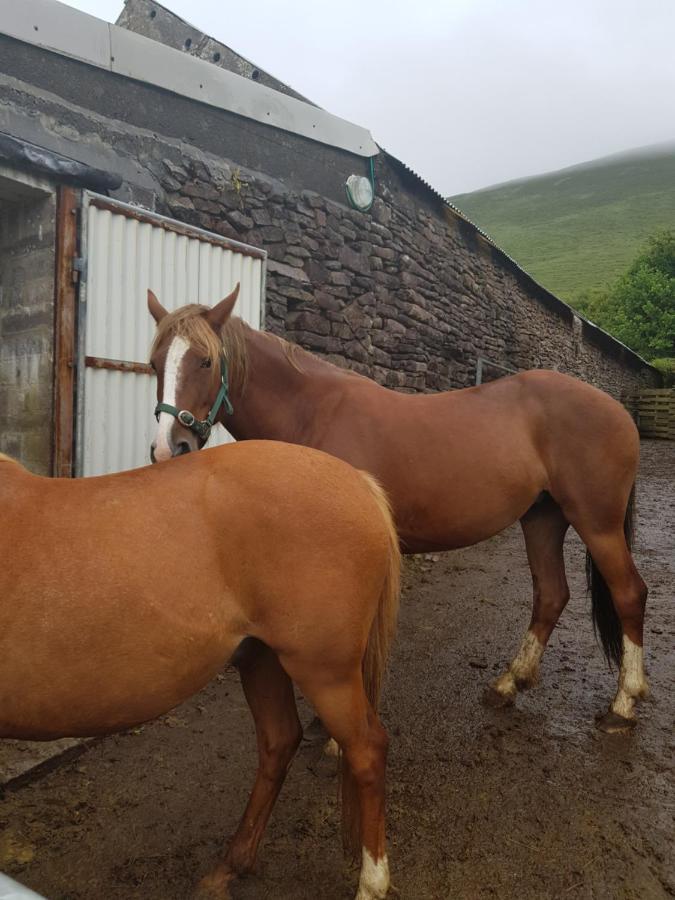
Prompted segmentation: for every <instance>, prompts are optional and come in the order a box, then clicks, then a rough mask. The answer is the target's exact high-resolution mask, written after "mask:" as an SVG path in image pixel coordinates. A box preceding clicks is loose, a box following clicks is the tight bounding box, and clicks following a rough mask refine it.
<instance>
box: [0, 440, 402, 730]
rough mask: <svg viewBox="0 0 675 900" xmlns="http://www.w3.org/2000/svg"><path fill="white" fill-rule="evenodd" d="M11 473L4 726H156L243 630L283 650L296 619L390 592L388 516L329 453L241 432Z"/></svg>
mask: <svg viewBox="0 0 675 900" xmlns="http://www.w3.org/2000/svg"><path fill="white" fill-rule="evenodd" d="M9 465H10V466H11V464H9ZM3 468H4V464H3ZM12 469H13V471H12V472H10V473H9V474H6V475H5V477H4V478H3V474H2V473H0V494H1V495H2V497H3V500H4V499H7V500H8V502H7V503H6V504H5V505H4V515H5V528H4V529H3V531H2V535H1V536H0V557H1V558H2V559H3V566H2V567H1V568H0V598H1V600H0V645H1V650H2V652H0V736H1V735H3V734H4V736H24V737H30V736H32V737H37V738H49V737H52V736H57V735H60V734H88V733H96V732H106V731H112V730H117V729H119V728H122V727H126V726H128V725H131V724H134V723H135V722H139V721H144V720H146V719H148V718H152V717H153V716H155V715H157V714H159V713H160V712H163V711H165V710H166V709H169V708H171V707H172V706H175V705H176V704H177V703H179V702H181V701H182V700H183V699H185V698H186V697H187V696H189V695H190V694H192V693H194V692H195V691H196V690H198V689H199V688H200V687H202V686H203V684H205V683H206V682H207V681H208V680H209V679H210V678H211V677H212V676H213V675H214V674H215V673H216V672H217V671H218V669H219V667H220V666H221V665H222V664H223V663H224V662H226V661H227V659H228V658H230V657H231V656H232V654H233V653H234V651H235V649H236V647H237V646H238V645H239V643H240V642H241V641H242V640H243V639H244V638H245V637H248V636H255V637H259V638H261V639H263V640H267V641H268V642H269V643H270V644H272V645H275V642H276V644H277V645H278V644H283V643H284V641H286V642H287V641H288V639H289V635H290V632H289V634H286V633H285V631H284V629H285V628H286V627H288V628H289V629H296V630H297V629H298V627H299V628H300V629H301V630H302V631H303V633H304V634H306V635H311V633H312V630H314V631H315V632H318V631H320V630H321V629H322V628H324V626H325V623H326V617H327V616H328V618H330V617H331V616H332V617H334V618H336V623H335V625H336V628H337V618H339V617H340V615H341V614H344V613H341V612H340V605H341V604H342V605H344V604H345V603H346V602H348V601H349V598H350V595H356V596H359V595H360V594H359V592H361V595H369V596H370V600H369V602H371V604H375V603H376V601H377V595H378V591H379V587H378V579H379V582H380V583H381V581H382V579H383V577H384V571H385V566H386V562H387V544H386V540H387V537H386V522H384V521H383V519H382V515H381V512H380V511H379V509H378V507H377V504H376V503H375V501H374V500H373V499H372V496H371V495H370V493H369V489H368V486H367V485H366V483H365V481H364V480H363V478H361V476H360V475H359V474H358V473H357V472H355V471H354V470H352V469H351V468H350V467H349V466H347V465H346V464H344V463H341V462H340V461H338V460H335V459H332V458H331V457H328V456H326V455H325V454H321V453H319V452H318V451H311V450H307V449H305V448H300V447H291V446H287V445H275V444H272V443H271V442H260V443H259V444H253V443H252V444H250V445H248V446H247V445H245V444H242V445H234V446H229V447H222V448H217V449H215V450H212V451H205V452H203V453H200V454H191V455H190V456H189V457H184V458H181V459H178V460H174V461H172V462H170V463H167V464H159V465H157V466H154V467H148V468H146V469H140V470H135V471H132V472H126V473H120V474H118V475H113V476H104V477H101V478H92V479H79V480H74V481H71V480H67V479H63V480H56V479H43V478H38V477H36V476H32V475H30V474H28V473H27V472H26V471H25V470H23V469H21V468H20V467H18V466H17V467H14V466H12ZM369 592H370V593H369ZM322 594H323V595H324V597H325V598H326V602H325V604H324V603H323V597H322ZM281 609H283V610H284V614H283V616H281V617H275V615H274V611H275V610H281ZM347 614H348V615H352V614H353V618H354V621H355V622H356V620H359V622H360V620H361V619H365V618H367V614H368V611H367V610H365V611H364V610H359V609H356V610H354V609H352V608H351V607H350V608H349V609H348V610H347ZM359 627H361V625H359ZM366 627H367V625H366ZM291 636H292V635H291ZM130 698H132V699H131V700H130ZM33 706H34V708H33ZM47 708H50V709H51V710H52V713H53V714H52V715H51V717H46V718H45V717H44V716H41V715H40V709H42V710H44V709H47ZM46 719H49V721H48V722H47V724H45V721H46Z"/></svg>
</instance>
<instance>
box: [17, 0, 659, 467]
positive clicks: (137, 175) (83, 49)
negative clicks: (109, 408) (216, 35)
mask: <svg viewBox="0 0 675 900" xmlns="http://www.w3.org/2000/svg"><path fill="white" fill-rule="evenodd" d="M350 176H351V177H352V178H353V177H359V176H360V178H361V179H362V181H363V180H365V181H366V182H370V183H371V185H372V188H373V189H374V201H373V203H372V206H371V207H370V208H369V209H367V210H365V211H359V210H358V209H356V208H353V206H352V205H350V203H349V202H348V197H347V193H346V189H345V185H346V183H347V180H348V179H349V178H350ZM81 188H90V189H93V190H96V191H98V192H100V193H105V194H108V195H109V196H111V197H115V198H118V199H121V200H125V201H128V202H132V203H134V204H137V205H138V206H139V207H143V208H145V209H148V210H153V211H155V212H158V213H161V214H163V215H165V216H168V217H171V218H172V219H174V220H178V221H179V222H182V223H186V224H188V225H191V226H198V227H199V228H202V229H206V230H208V231H209V232H213V233H215V234H218V235H222V236H224V237H226V238H230V239H236V240H237V241H240V242H243V243H245V244H247V245H252V246H254V247H258V248H262V249H263V250H264V251H266V254H267V270H266V298H265V326H266V327H267V328H268V329H270V330H271V331H274V332H276V333H277V334H280V335H283V336H285V337H287V338H289V339H290V340H293V341H297V342H299V343H300V344H302V345H303V346H304V347H305V348H307V349H308V350H311V351H314V352H317V353H319V354H322V355H324V356H326V357H327V358H329V359H331V360H333V361H334V362H336V363H338V364H339V365H346V366H348V367H350V368H352V369H354V370H356V371H359V372H362V373H364V374H367V375H370V376H371V377H373V378H375V379H376V380H378V381H379V382H381V383H382V384H385V385H388V386H390V387H393V388H398V389H402V390H426V391H436V390H445V389H448V388H458V387H464V386H467V385H471V384H475V383H476V381H477V378H478V379H479V380H480V379H481V378H483V379H485V378H488V377H495V376H496V375H498V374H502V373H504V372H506V371H518V370H522V369H527V368H534V367H545V368H554V369H558V370H560V371H565V372H570V373H572V374H575V375H577V376H579V377H581V378H584V379H586V380H587V381H590V382H592V383H594V384H596V385H598V386H600V387H602V388H604V389H605V390H607V391H609V392H610V393H612V394H613V395H615V396H617V397H621V396H623V395H627V394H629V393H631V392H633V391H635V390H636V389H637V388H638V387H640V386H642V385H658V383H659V376H658V374H657V373H656V372H655V370H654V369H652V368H651V367H650V366H649V365H647V364H646V363H645V362H644V361H643V360H642V359H641V358H640V357H638V356H637V355H636V354H635V353H633V352H632V351H630V350H629V349H628V348H626V347H625V346H623V345H622V344H621V343H619V342H618V341H616V340H614V339H613V338H612V337H610V336H609V335H607V334H606V333H605V332H603V331H602V330H601V329H599V328H597V327H596V326H594V325H593V324H591V323H590V322H587V321H585V320H584V319H582V318H580V317H579V316H577V315H576V314H575V313H574V312H573V311H572V309H571V308H570V307H569V306H567V305H566V304H565V303H564V302H562V301H561V300H560V299H558V298H557V297H555V296H554V295H552V294H551V293H549V292H548V291H546V290H545V289H544V288H543V287H541V286H540V285H538V284H537V283H536V282H535V281H534V280H533V279H532V278H531V277H530V276H529V275H528V274H527V273H526V272H524V271H523V270H522V269H521V268H520V267H519V266H518V265H517V263H516V262H514V261H513V260H512V259H510V258H509V257H508V256H507V255H506V254H505V253H504V252H503V251H501V250H500V249H499V248H498V247H496V246H495V245H494V243H492V242H491V240H490V239H489V238H488V237H487V236H486V235H484V234H483V233H482V232H481V231H480V230H479V229H478V228H477V227H476V226H475V225H473V224H472V223H470V222H469V221H467V220H466V219H465V218H463V217H462V215H461V214H460V213H459V212H458V211H457V210H455V209H453V208H452V207H451V206H450V205H448V203H447V202H445V201H444V199H443V198H442V197H441V196H440V195H439V194H438V193H437V192H436V191H434V190H433V188H431V187H430V186H429V185H428V184H426V183H425V182H424V181H422V180H421V179H420V178H419V177H418V176H417V175H416V174H415V173H414V172H413V171H411V170H410V169H409V168H408V167H407V166H406V165H405V164H404V163H402V162H400V161H399V160H397V159H395V158H394V157H393V156H391V155H390V154H388V153H387V152H385V151H384V150H383V149H382V148H380V147H378V146H377V145H376V144H375V143H374V141H373V139H372V137H371V136H370V134H369V133H368V132H367V131H366V130H364V129H362V128H358V127H356V126H353V125H351V124H350V123H347V122H344V121H342V120H340V119H338V118H336V117H335V116H332V115H330V113H327V112H326V111H324V110H321V109H319V108H318V107H317V106H315V105H314V104H312V103H311V102H310V101H308V100H306V99H305V98H303V97H301V96H300V95H299V94H297V93H296V92H294V91H292V90H291V89H290V88H288V87H287V86H286V85H284V84H282V83H281V82H279V81H278V80H277V79H275V78H274V77H273V76H271V75H269V74H268V73H266V72H265V71H264V70H263V69H261V68H259V67H257V66H255V65H254V64H252V63H251V62H249V61H248V60H245V59H243V58H242V57H241V56H239V55H238V54H237V53H236V52H234V51H233V50H231V49H230V48H229V47H227V46H225V45H224V44H221V43H219V42H218V41H215V40H214V39H212V38H210V37H208V36H206V35H202V34H200V33H199V32H197V31H196V30H195V29H194V28H192V27H191V26H189V25H188V24H186V23H185V22H183V21H182V20H180V19H179V18H177V17H176V16H174V15H172V14H171V13H170V12H169V11H168V10H166V9H165V8H164V7H162V6H161V5H160V4H158V3H155V2H154V0H126V6H125V9H124V11H123V13H122V15H121V16H120V20H119V23H118V26H108V25H107V24H106V23H102V22H100V21H99V20H97V19H93V18H92V17H90V16H86V15H84V14H83V13H79V12H76V11H75V10H72V9H70V8H69V7H67V6H64V5H62V4H60V3H57V2H56V0H22V2H21V4H14V5H13V6H10V5H9V4H8V5H7V12H6V13H4V12H3V17H2V20H0V451H5V452H9V453H12V454H14V455H16V456H18V457H19V458H21V459H23V460H24V461H25V462H26V463H27V464H28V465H30V466H31V467H32V468H34V469H36V470H39V471H45V472H46V471H57V472H59V473H60V474H68V471H69V466H70V464H71V463H70V462H69V460H70V457H69V455H68V453H65V456H63V460H65V462H63V464H61V465H58V464H57V458H58V456H59V452H61V451H62V450H63V446H64V445H67V444H68V442H69V441H70V442H72V435H71V432H70V431H69V429H71V430H72V427H73V424H72V421H70V419H69V418H68V416H67V415H66V416H65V417H64V413H63V408H64V407H63V403H64V397H65V398H66V400H68V402H69V403H70V404H71V407H72V403H75V404H76V403H77V398H75V400H73V396H72V395H73V392H76V390H77V384H76V379H74V378H73V377H72V369H73V368H75V369H76V368H77V366H78V364H81V360H80V361H79V362H78V359H75V358H74V359H67V358H65V357H63V354H61V356H59V352H58V346H59V329H61V331H63V330H64V328H65V329H66V330H67V329H68V328H74V329H75V330H76V324H75V325H74V324H73V322H72V321H70V320H69V315H70V313H67V312H64V309H63V308H62V307H61V305H60V304H61V303H62V298H63V296H65V295H68V294H69V292H74V294H75V296H76V295H77V289H78V278H82V277H84V271H83V270H82V268H81V267H80V268H79V269H78V268H77V266H76V268H75V271H73V270H72V266H71V263H72V258H73V257H75V258H77V248H76V246H75V245H76V243H77V238H76V237H75V238H73V239H72V240H73V241H74V243H73V246H72V247H70V248H69V249H70V255H69V256H68V254H67V253H66V255H64V252H65V251H64V240H65V238H64V232H63V229H64V228H65V226H66V225H67V223H68V221H69V219H68V215H74V214H75V213H76V212H77V210H76V206H77V199H76V197H75V201H72V196H73V195H72V194H70V195H67V196H70V197H71V202H74V204H75V205H74V206H72V205H71V208H70V213H68V211H67V209H66V205H67V204H66V203H65V201H64V196H66V195H64V190H66V189H67V190H69V191H73V190H74V191H75V195H77V191H78V190H80V189H81ZM59 210H60V212H59ZM59 248H60V250H61V251H62V252H60V251H59ZM71 299H72V298H71ZM184 299H185V302H188V301H191V300H193V299H194V298H193V297H191V296H186V297H185V298H184ZM218 299H219V297H215V296H214V297H213V298H212V300H213V302H215V301H217V300H218ZM55 342H56V343H55ZM55 347H56V348H57V350H56V353H55V350H54V348H55ZM128 362H130V363H137V364H140V363H141V362H143V361H142V360H136V361H133V360H132V361H128ZM67 405H68V404H66V406H67ZM59 446H60V447H61V451H60V450H59Z"/></svg>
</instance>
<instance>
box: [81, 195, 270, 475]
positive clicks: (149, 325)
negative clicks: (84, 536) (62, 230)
mask: <svg viewBox="0 0 675 900" xmlns="http://www.w3.org/2000/svg"><path fill="white" fill-rule="evenodd" d="M83 205H84V208H83V218H82V222H83V225H82V235H81V252H82V255H83V259H82V264H81V268H82V269H83V278H82V284H81V287H80V304H79V306H80V311H79V313H80V314H79V335H80V337H79V358H80V366H79V372H80V377H79V381H78V410H77V435H76V473H77V474H78V475H102V474H105V473H108V472H117V471H120V470H122V469H131V468H135V467H136V466H142V465H146V464H147V463H148V462H149V449H150V441H151V440H152V434H153V426H154V419H153V416H152V413H153V409H154V405H155V402H156V393H155V392H156V385H155V379H154V376H153V374H152V370H151V369H150V367H149V365H148V364H147V359H148V354H149V350H150V345H151V343H152V338H153V334H154V328H155V323H154V322H153V320H152V318H151V317H150V314H149V313H148V309H147V290H148V288H150V289H151V290H153V291H154V292H155V294H156V295H157V296H158V297H159V299H160V301H161V302H162V304H163V305H164V306H165V307H166V308H167V309H169V310H173V309H176V308H177V307H179V306H183V305H184V304H185V303H195V302H196V303H205V304H207V305H213V304H214V303H216V302H218V300H221V299H222V298H223V297H225V296H226V295H227V294H229V293H230V291H231V290H232V288H233V287H234V285H235V284H236V283H237V282H240V283H241V290H240V293H239V299H238V300H237V306H236V307H235V313H236V314H237V315H239V316H241V318H242V319H244V320H245V321H246V322H248V324H249V325H251V326H252V327H253V328H260V327H261V324H262V318H263V315H264V290H265V258H266V254H265V251H264V250H261V249H258V248H255V247H248V246H246V245H244V244H238V243H237V242H236V241H230V240H227V239H226V238H223V237H220V236H219V235H216V234H212V233H210V232H206V231H202V230H200V229H198V228H192V227H190V226H187V225H184V224H183V223H181V222H175V221H173V220H171V219H166V218H164V217H162V216H158V215H155V214H154V213H149V212H147V211H146V210H142V209H139V208H137V207H134V206H129V205H127V204H124V203H119V202H117V201H112V200H110V199H109V198H107V197H100V196H98V195H96V194H91V193H89V192H85V194H84V198H83ZM228 440H231V437H230V436H229V435H228V433H227V432H226V431H225V429H224V428H222V427H221V426H218V427H217V428H214V430H213V433H212V436H211V439H210V441H209V446H213V445H215V444H222V443H225V442H227V441H228Z"/></svg>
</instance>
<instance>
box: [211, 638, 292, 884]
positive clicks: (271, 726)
mask: <svg viewBox="0 0 675 900" xmlns="http://www.w3.org/2000/svg"><path fill="white" fill-rule="evenodd" d="M237 665H238V668H239V671H240V674H241V681H242V686H243V688H244V694H245V695H246V700H247V701H248V705H249V707H250V709H251V713H252V714H253V718H254V720H255V729H256V736H257V741H258V771H257V773H256V779H255V784H254V786H253V791H252V792H251V796H250V798H249V801H248V805H247V806H246V810H245V812H244V816H243V818H242V820H241V822H240V823H239V827H238V828H237V831H236V833H235V835H234V837H233V838H232V840H231V841H230V844H229V847H228V848H227V851H226V853H225V859H224V860H223V862H222V863H220V864H219V865H218V866H217V867H216V868H215V869H214V870H213V871H212V872H210V873H209V874H208V875H207V876H206V877H205V878H203V879H202V881H201V882H200V884H199V888H198V891H197V897H198V898H199V900H227V898H228V897H229V884H230V882H231V881H232V880H233V879H234V878H236V877H237V875H243V874H245V873H246V872H250V871H251V870H252V868H253V865H254V863H255V858H256V854H257V851H258V845H259V843H260V839H261V838H262V836H263V833H264V831H265V827H266V825H267V821H268V819H269V817H270V813H271V812H272V808H273V806H274V803H275V801H276V799H277V797H278V796H279V791H280V790H281V787H282V785H283V783H284V779H285V777H286V772H287V771H288V767H289V766H290V764H291V762H292V760H293V757H294V756H295V753H296V750H297V749H298V745H299V744H300V740H301V738H302V727H301V725H300V720H299V719H298V712H297V709H296V705H295V696H294V694H293V685H292V683H291V680H290V678H289V677H288V675H287V674H286V672H284V670H283V669H282V667H281V665H280V664H279V660H278V659H277V656H276V654H275V653H273V652H272V651H271V650H270V649H269V648H268V647H266V646H265V645H264V644H261V643H259V642H255V644H254V646H253V648H252V649H251V650H249V652H247V653H246V655H245V656H244V657H243V659H242V660H241V661H238V662H237Z"/></svg>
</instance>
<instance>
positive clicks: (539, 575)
mask: <svg viewBox="0 0 675 900" xmlns="http://www.w3.org/2000/svg"><path fill="white" fill-rule="evenodd" d="M520 524H521V526H522V529H523V534H524V536H525V546H526V548H527V558H528V561H529V563H530V570H531V572H532V584H533V604H532V619H531V620H530V625H529V627H528V630H527V632H526V634H525V637H524V638H523V641H522V643H521V645H520V649H519V650H518V653H517V654H516V656H515V657H514V659H513V661H512V662H511V665H510V666H509V667H508V669H507V670H506V672H504V673H503V674H502V675H500V676H499V678H497V679H496V680H495V681H494V682H493V683H492V684H491V685H490V686H489V688H488V690H487V692H486V695H485V700H486V702H487V703H489V704H490V705H492V706H507V705H510V704H512V703H513V702H514V701H515V699H516V696H517V694H518V691H519V690H526V689H527V688H529V687H532V686H533V685H535V684H536V683H537V681H538V680H539V664H540V661H541V657H542V655H543V653H544V649H545V647H546V644H547V642H548V639H549V637H550V636H551V632H552V631H553V629H554V628H555V625H556V623H557V621H558V619H559V618H560V614H561V613H562V611H563V609H564V608H565V605H566V604H567V601H568V600H569V595H570V594H569V588H568V586H567V577H566V575H565V560H564V557H563V544H564V541H565V534H566V532H567V529H568V527H569V523H568V522H567V520H566V519H565V517H564V515H563V514H562V511H561V509H560V507H559V506H558V504H557V503H556V502H555V501H554V500H552V499H551V498H550V497H545V498H544V499H543V500H541V501H540V502H538V503H536V504H535V505H534V506H532V507H531V508H530V509H529V510H528V512H527V513H526V514H525V515H524V516H523V518H522V519H521V520H520Z"/></svg>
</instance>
